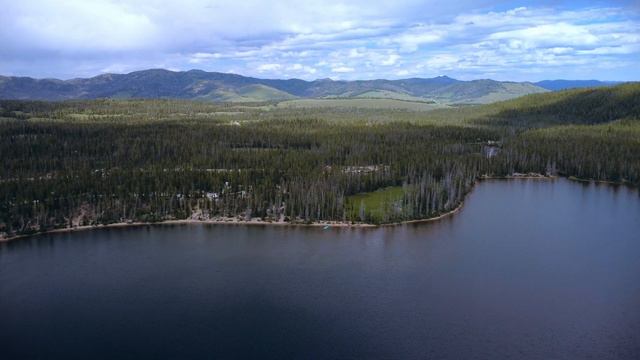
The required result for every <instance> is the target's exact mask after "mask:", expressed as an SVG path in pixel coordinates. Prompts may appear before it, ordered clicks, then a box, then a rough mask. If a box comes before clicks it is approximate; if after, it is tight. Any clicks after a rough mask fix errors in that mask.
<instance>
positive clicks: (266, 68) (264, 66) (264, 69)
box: [256, 64, 282, 72]
mask: <svg viewBox="0 0 640 360" xmlns="http://www.w3.org/2000/svg"><path fill="white" fill-rule="evenodd" d="M281 68H282V65H280V64H262V65H259V66H258V67H257V69H256V70H258V72H268V71H276V70H280V69H281Z"/></svg>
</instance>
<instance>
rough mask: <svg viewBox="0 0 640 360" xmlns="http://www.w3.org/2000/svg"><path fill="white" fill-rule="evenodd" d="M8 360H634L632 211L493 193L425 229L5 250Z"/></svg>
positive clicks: (3, 347)
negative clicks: (329, 359)
mask: <svg viewBox="0 0 640 360" xmlns="http://www.w3.org/2000/svg"><path fill="white" fill-rule="evenodd" d="M0 358H1V359H13V358H20V359H21V358H64V359H96V358H109V359H123V358H132V359H140V358H175V359H182V358H211V359H213V358H227V359H234V358H254V359H263V358H273V359H288V358H302V359H315V358H331V359H334V358H354V359H374V358H392V359H418V358H420V359H506V358H512V359H640V196H639V195H638V192H637V191H633V190H629V189H626V188H623V187H618V188H615V187H611V186H606V185H582V184H579V183H572V182H569V181H567V180H556V181H535V180H519V181H488V182H483V183H481V184H480V185H479V186H478V187H477V188H476V189H475V190H474V191H473V193H472V194H471V195H470V196H469V198H468V200H467V202H466V204H465V206H464V208H463V210H462V211H461V212H460V213H458V214H457V215H455V216H453V217H450V218H448V219H445V220H443V221H440V222H435V223H429V224H420V225H406V226H399V227H388V228H379V229H373V230H371V229H360V230H357V229H356V230H353V229H330V230H327V231H323V230H322V229H317V228H296V227H249V226H224V225H218V226H216V225H209V226H207V225H184V226H151V227H140V228H121V229H110V230H99V231H88V232H79V233H73V234H55V235H45V236H39V237H33V238H29V239H25V240H20V241H15V242H11V243H8V244H5V245H2V246H0Z"/></svg>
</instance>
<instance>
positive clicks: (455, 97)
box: [0, 69, 548, 103]
mask: <svg viewBox="0 0 640 360" xmlns="http://www.w3.org/2000/svg"><path fill="white" fill-rule="evenodd" d="M546 91H548V90H547V89H545V88H542V87H540V86H536V85H535V84H532V83H527V82H523V83H516V82H501V81H495V80H473V81H461V80H456V79H452V78H450V77H447V76H439V77H435V78H431V79H422V78H411V79H401V80H383V79H379V80H356V81H334V80H331V79H319V80H314V81H305V80H300V79H288V80H279V79H258V78H252V77H246V76H241V75H236V74H227V73H218V72H205V71H202V70H190V71H178V72H175V71H169V70H164V69H151V70H143V71H135V72H132V73H128V74H103V75H99V76H95V77H92V78H78V79H72V80H58V79H33V78H29V77H3V76H0V98H1V99H21V100H69V99H95V98H177V99H191V100H206V101H232V102H237V101H283V100H290V99H294V98H336V97H339V98H385V99H397V100H406V101H437V102H440V103H489V102H494V101H498V100H506V99H511V98H515V97H519V96H522V95H526V94H532V93H540V92H546Z"/></svg>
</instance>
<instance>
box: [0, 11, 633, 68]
mask: <svg viewBox="0 0 640 360" xmlns="http://www.w3.org/2000/svg"><path fill="white" fill-rule="evenodd" d="M0 9H2V12H1V13H0V21H1V23H2V26H1V27H0V74H2V75H24V76H33V77H55V78H62V79H69V78H74V77H88V76H94V75H98V74H101V73H107V72H111V73H124V72H130V71H135V70H142V69H148V68H167V69H171V70H189V69H202V70H206V71H221V72H233V73H237V74H242V75H248V76H256V77H262V78H301V79H307V80H311V79H317V78H327V77H330V78H333V79H347V80H348V79H374V78H388V79H397V78H407V77H433V76H438V75H448V76H451V77H455V78H459V79H479V78H493V79H497V80H516V81H537V80H542V79H557V78H564V79H600V80H640V2H639V1H606V2H603V1H544V0H543V1H483V0H476V1H469V0H462V1H453V0H449V1H430V0H422V1H413V0H394V1H380V2H377V1H375V0H356V1H333V0H323V1H316V0H307V1H302V0H298V1H294V0H271V1H255V0H234V1H219V0H181V1H150V0H131V1H118V0H93V1H91V0H30V1H15V0H0Z"/></svg>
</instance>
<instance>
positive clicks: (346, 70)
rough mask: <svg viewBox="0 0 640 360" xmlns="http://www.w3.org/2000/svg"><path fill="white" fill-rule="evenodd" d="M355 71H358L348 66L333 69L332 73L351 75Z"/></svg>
mask: <svg viewBox="0 0 640 360" xmlns="http://www.w3.org/2000/svg"><path fill="white" fill-rule="evenodd" d="M354 71H356V69H354V68H352V67H348V66H338V67H334V68H331V72H334V73H350V72H354Z"/></svg>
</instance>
